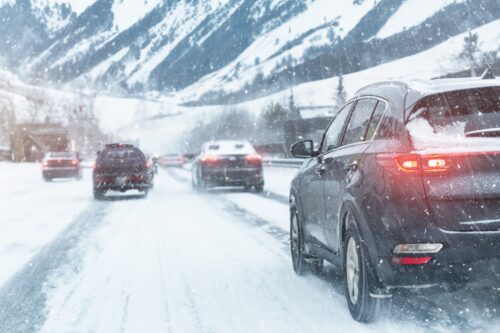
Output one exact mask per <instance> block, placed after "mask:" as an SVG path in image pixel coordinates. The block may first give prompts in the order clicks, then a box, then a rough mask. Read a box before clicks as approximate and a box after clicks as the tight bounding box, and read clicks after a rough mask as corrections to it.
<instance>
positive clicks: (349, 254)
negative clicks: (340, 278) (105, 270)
mask: <svg viewBox="0 0 500 333" xmlns="http://www.w3.org/2000/svg"><path fill="white" fill-rule="evenodd" d="M346 218H347V219H351V221H347V223H348V225H347V230H346V235H345V241H344V246H343V263H344V289H345V295H346V300H347V304H348V307H349V312H350V313H351V315H352V317H353V318H354V319H355V320H357V321H359V322H364V323H368V322H373V321H375V320H376V319H378V317H379V316H380V315H381V313H382V311H385V310H387V309H388V307H389V306H390V303H389V302H390V299H389V298H374V297H372V296H371V295H370V292H372V291H373V290H374V289H375V288H374V286H375V283H374V278H373V274H371V273H370V266H369V262H368V257H367V251H366V248H365V246H364V245H363V241H362V239H361V236H360V233H359V230H358V227H357V224H356V221H355V219H354V216H353V215H352V214H351V213H348V215H347V217H346ZM349 222H354V223H349Z"/></svg>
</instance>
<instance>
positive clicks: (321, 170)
mask: <svg viewBox="0 0 500 333" xmlns="http://www.w3.org/2000/svg"><path fill="white" fill-rule="evenodd" d="M314 172H315V173H317V174H318V175H319V176H320V177H321V176H324V175H325V173H326V168H325V167H324V166H321V167H319V168H317V169H316V170H315V171H314Z"/></svg>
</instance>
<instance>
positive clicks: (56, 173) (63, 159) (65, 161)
mask: <svg viewBox="0 0 500 333" xmlns="http://www.w3.org/2000/svg"><path fill="white" fill-rule="evenodd" d="M42 177H43V179H44V180H45V181H48V182H50V181H52V179H54V178H76V179H81V178H82V168H81V166H80V158H79V157H78V155H77V154H76V153H74V152H51V153H48V154H47V155H45V158H44V159H43V161H42Z"/></svg>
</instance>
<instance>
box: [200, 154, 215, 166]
mask: <svg viewBox="0 0 500 333" xmlns="http://www.w3.org/2000/svg"><path fill="white" fill-rule="evenodd" d="M217 161H219V157H218V156H215V155H204V156H202V157H201V163H203V164H214V163H217Z"/></svg>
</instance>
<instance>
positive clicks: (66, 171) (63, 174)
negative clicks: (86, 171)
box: [42, 168, 80, 178]
mask: <svg viewBox="0 0 500 333" xmlns="http://www.w3.org/2000/svg"><path fill="white" fill-rule="evenodd" d="M79 175H80V169H79V168H50V169H44V170H43V171H42V176H43V177H44V178H70V177H78V176H79Z"/></svg>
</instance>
